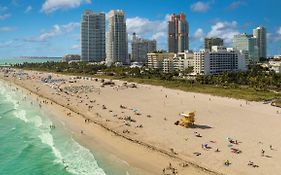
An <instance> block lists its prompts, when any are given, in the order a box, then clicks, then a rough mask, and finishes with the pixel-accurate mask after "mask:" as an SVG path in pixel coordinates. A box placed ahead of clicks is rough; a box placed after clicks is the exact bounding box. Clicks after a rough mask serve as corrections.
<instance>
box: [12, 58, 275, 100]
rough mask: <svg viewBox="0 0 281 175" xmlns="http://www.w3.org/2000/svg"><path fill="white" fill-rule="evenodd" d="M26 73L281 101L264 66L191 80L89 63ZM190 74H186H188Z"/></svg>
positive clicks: (50, 65) (30, 66) (42, 66)
mask: <svg viewBox="0 0 281 175" xmlns="http://www.w3.org/2000/svg"><path fill="white" fill-rule="evenodd" d="M14 67H15V68H20V69H26V70H38V71H48V72H55V73H62V74H71V75H79V76H95V77H101V78H109V79H122V80H125V81H131V82H137V83H144V84H151V85H157V86H163V87H167V88H173V89H180V90H184V91H190V92H200V93H207V94H212V95H218V96H224V97H230V98H239V99H246V100H250V101H260V100H269V99H273V98H281V94H280V92H281V75H280V74H276V73H274V72H272V71H269V70H267V69H265V68H262V67H260V66H251V67H249V70H248V71H247V72H229V73H227V72H226V73H223V74H220V75H206V76H203V75H198V76H196V77H193V78H190V79H183V78H179V76H178V75H179V73H178V72H174V73H163V72H161V71H159V70H150V69H146V68H141V69H140V68H128V67H106V66H105V65H91V64H87V63H83V62H81V63H71V64H68V63H56V62H47V63H24V64H18V65H14ZM189 72H190V70H187V71H185V72H182V73H183V74H188V73H189Z"/></svg>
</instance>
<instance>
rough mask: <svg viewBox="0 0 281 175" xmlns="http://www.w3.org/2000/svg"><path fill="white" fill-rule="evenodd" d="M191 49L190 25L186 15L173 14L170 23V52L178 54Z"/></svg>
mask: <svg viewBox="0 0 281 175" xmlns="http://www.w3.org/2000/svg"><path fill="white" fill-rule="evenodd" d="M188 49H189V25H188V22H187V21H186V17H185V14H184V13H181V14H179V15H176V14H173V15H171V17H170V20H169V22H168V50H169V52H173V53H178V52H184V51H185V50H188Z"/></svg>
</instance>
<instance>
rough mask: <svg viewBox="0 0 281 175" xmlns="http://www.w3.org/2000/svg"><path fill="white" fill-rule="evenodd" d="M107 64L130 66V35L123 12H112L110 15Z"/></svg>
mask: <svg viewBox="0 0 281 175" xmlns="http://www.w3.org/2000/svg"><path fill="white" fill-rule="evenodd" d="M108 23H109V26H108V33H107V50H106V62H107V63H108V64H114V63H116V62H119V63H123V64H128V63H129V60H128V35H127V29H126V19H125V14H124V12H123V11H122V10H112V11H110V12H109V14H108Z"/></svg>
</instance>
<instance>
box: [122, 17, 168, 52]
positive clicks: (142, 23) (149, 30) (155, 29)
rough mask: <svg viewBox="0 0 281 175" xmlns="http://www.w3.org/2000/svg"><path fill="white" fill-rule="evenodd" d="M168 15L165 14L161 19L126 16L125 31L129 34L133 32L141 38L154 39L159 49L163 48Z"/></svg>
mask: <svg viewBox="0 0 281 175" xmlns="http://www.w3.org/2000/svg"><path fill="white" fill-rule="evenodd" d="M169 17H170V15H166V16H165V18H164V19H163V20H150V19H147V18H141V17H134V18H128V19H127V21H126V23H127V31H128V33H129V35H130V34H132V33H134V32H135V33H137V35H139V36H141V37H143V38H149V39H155V40H157V45H158V46H160V48H161V49H165V47H166V45H167V44H166V43H167V32H168V31H167V30H168V23H167V21H168V19H169ZM130 39H131V37H129V41H130Z"/></svg>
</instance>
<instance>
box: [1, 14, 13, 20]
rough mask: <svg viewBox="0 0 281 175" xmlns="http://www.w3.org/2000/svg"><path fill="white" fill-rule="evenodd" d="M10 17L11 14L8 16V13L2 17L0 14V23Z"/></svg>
mask: <svg viewBox="0 0 281 175" xmlns="http://www.w3.org/2000/svg"><path fill="white" fill-rule="evenodd" d="M10 16H11V14H9V13H6V14H3V15H1V14H0V21H3V20H5V19H7V18H9V17H10Z"/></svg>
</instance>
